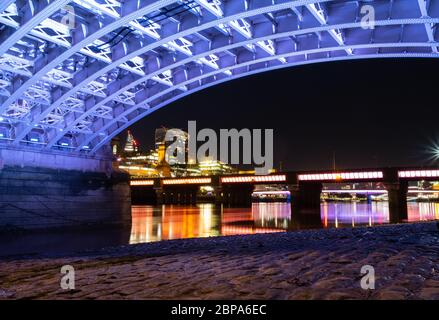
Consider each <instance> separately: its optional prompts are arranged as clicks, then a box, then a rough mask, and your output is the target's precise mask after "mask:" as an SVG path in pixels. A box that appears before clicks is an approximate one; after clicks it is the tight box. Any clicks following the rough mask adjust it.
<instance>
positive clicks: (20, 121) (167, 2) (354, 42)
mask: <svg viewBox="0 0 439 320" xmlns="http://www.w3.org/2000/svg"><path fill="white" fill-rule="evenodd" d="M26 3H27V6H29V10H28V11H29V12H27V13H24V11H25V10H23V8H21V9H22V10H19V8H20V6H21V5H23V4H26ZM65 5H69V6H70V7H72V8H74V9H75V14H76V16H77V17H78V19H79V20H81V21H79V22H78V23H77V24H76V26H75V28H73V30H69V29H66V28H64V27H63V26H62V25H60V21H61V22H62V17H60V14H61V13H60V11H61V10H64V9H63V8H64V6H65ZM365 5H368V6H372V8H373V9H374V11H375V14H376V20H375V21H374V23H375V28H374V29H368V30H366V29H363V28H362V26H363V25H362V21H361V18H362V15H361V8H362V7H363V6H365ZM26 8H27V7H26ZM180 8H182V9H181V10H183V9H185V10H184V11H181V12H179V13H178V14H175V15H171V14H169V12H174V11H176V10H177V9H180ZM76 10H77V11H76ZM165 11H166V12H167V13H166V14H163V12H165ZM160 15H161V16H163V17H164V18H163V19H162V18H161V20H158V19H155V17H156V16H160ZM144 21H146V22H147V24H146V25H145V24H143V22H144ZM438 22H439V0H399V1H391V0H372V1H342V0H333V1H331V0H295V1H288V0H229V1H221V0H160V1H154V0H140V1H125V2H123V3H122V2H119V1H118V0H70V1H66V0H53V1H52V0H40V1H37V0H30V1H22V0H17V1H11V0H7V1H2V3H1V5H0V27H1V28H0V102H1V106H0V148H1V145H2V144H5V145H15V146H17V147H28V146H33V147H38V148H41V149H45V150H46V151H47V150H55V149H56V150H59V149H60V150H64V151H66V152H69V153H78V155H79V154H94V153H96V152H98V151H99V149H100V148H101V147H103V146H105V145H106V144H107V142H108V141H109V140H110V139H111V138H112V137H113V136H114V135H116V134H117V133H119V132H121V131H122V130H124V129H125V128H127V127H128V126H130V125H131V124H133V123H134V122H135V121H138V120H139V119H141V118H143V117H144V116H146V115H148V114H150V113H151V112H153V111H155V110H157V109H159V108H161V107H163V106H165V105H166V104H169V103H170V102H172V101H176V100H178V99H179V98H181V97H184V96H187V95H188V94H191V93H193V92H196V91H199V90H202V89H204V88H207V87H210V86H213V85H215V84H218V83H222V82H225V81H229V80H233V79H236V78H240V77H243V76H246V75H250V74H255V73H259V72H264V71H269V70H273V69H278V68H283V67H292V66H296V65H302V64H308V63H318V62H325V61H336V60H354V59H365V58H379V57H396V58H404V57H407V58H408V57H422V58H437V57H439V54H438V46H439V43H438V39H439V34H438V32H437V24H438ZM20 23H21V24H20ZM122 28H123V29H122ZM124 30H129V32H128V35H129V36H122V34H123V31H124ZM63 32H64V33H63ZM121 32H122V33H121ZM105 44H109V45H108V46H110V49H105V48H106V47H105ZM23 48H24V49H23ZM27 48H33V49H32V50H33V51H32V50H31V49H27ZM102 48H104V49H102ZM35 52H36V53H35ZM78 64H79V67H77V66H78ZM5 130H6V131H7V132H6V131H5ZM4 131H5V132H4ZM2 132H4V133H2ZM34 133H35V134H37V133H38V134H39V135H40V136H39V137H42V138H41V139H40V138H33V137H32V135H33V134H34ZM65 139H67V140H65ZM33 140H36V141H33ZM64 141H68V142H64Z"/></svg>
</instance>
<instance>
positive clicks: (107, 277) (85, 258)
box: [0, 222, 439, 299]
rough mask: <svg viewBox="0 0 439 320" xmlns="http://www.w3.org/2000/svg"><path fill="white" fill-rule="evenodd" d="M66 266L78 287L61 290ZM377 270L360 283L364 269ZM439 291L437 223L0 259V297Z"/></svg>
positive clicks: (355, 295) (346, 295) (384, 295)
mask: <svg viewBox="0 0 439 320" xmlns="http://www.w3.org/2000/svg"><path fill="white" fill-rule="evenodd" d="M63 265H72V266H73V267H74V268H75V289H74V290H63V289H61V287H60V280H61V277H62V276H63V275H62V274H61V273H60V270H61V267H62V266H63ZM364 265H370V266H373V267H374V269H375V276H376V282H375V290H363V289H362V288H361V286H360V282H361V279H362V276H363V275H362V274H361V268H362V266H364ZM22 298H27V299H439V230H438V227H437V223H436V222H429V223H418V224H406V225H394V226H381V227H373V228H355V229H329V230H311V231H299V232H292V233H275V234H260V235H247V236H232V237H217V238H204V239H187V240H172V241H162V242H157V243H148V244H139V245H131V246H122V247H115V248H108V249H104V250H101V251H98V252H88V253H81V254H77V255H75V256H70V257H44V258H43V257H41V258H26V257H23V258H21V259H15V260H10V261H1V262H0V299H22Z"/></svg>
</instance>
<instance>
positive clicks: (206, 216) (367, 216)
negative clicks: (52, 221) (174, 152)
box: [0, 202, 439, 259]
mask: <svg viewBox="0 0 439 320" xmlns="http://www.w3.org/2000/svg"><path fill="white" fill-rule="evenodd" d="M408 220H409V221H410V222H414V221H428V220H439V203H416V202H409V203H408ZM321 221H322V223H321V227H322V228H341V227H357V226H374V225H380V224H386V223H389V209H388V203H387V202H373V203H366V202H328V203H322V204H321ZM290 223H291V205H290V204H289V203H253V204H252V206H251V207H248V208H228V207H222V206H215V205H213V204H197V205H192V206H188V205H162V206H133V207H132V227H131V229H130V230H119V229H116V230H114V229H111V230H105V229H104V230H76V231H74V230H70V231H54V232H44V233H31V234H15V235H0V259H1V258H14V257H16V256H17V257H18V256H22V255H29V256H40V255H46V254H47V255H59V254H61V255H63V254H69V253H73V252H80V251H84V250H96V249H100V248H104V247H110V246H119V245H127V244H136V243H145V242H152V241H162V240H171V239H182V238H194V237H214V236H221V235H238V234H254V233H266V232H286V231H287V230H288V229H289V226H290Z"/></svg>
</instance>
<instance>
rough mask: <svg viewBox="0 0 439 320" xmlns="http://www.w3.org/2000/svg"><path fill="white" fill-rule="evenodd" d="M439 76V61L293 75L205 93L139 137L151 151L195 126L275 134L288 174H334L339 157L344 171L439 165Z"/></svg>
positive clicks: (169, 109) (262, 77)
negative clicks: (438, 147)
mask: <svg viewBox="0 0 439 320" xmlns="http://www.w3.org/2000/svg"><path fill="white" fill-rule="evenodd" d="M438 74H439V63H438V62H437V60H433V59H431V60H390V59H386V60H363V61H349V62H332V63H326V64H312V65H306V66H300V67H293V68H286V69H282V70H277V71H271V72H265V73H261V74H257V75H253V76H250V77H244V78H241V79H238V80H234V81H230V82H226V83H224V84H220V85H217V86H214V87H211V88H208V89H205V90H202V91H199V92H197V93H195V94H192V95H190V96H187V97H185V98H183V99H181V100H178V101H176V102H174V103H172V104H169V105H168V106H166V107H164V108H162V109H160V110H158V111H156V112H154V113H152V114H151V115H149V116H148V117H146V118H144V119H142V120H141V121H139V122H138V123H136V124H135V125H134V126H133V127H132V128H131V130H132V132H133V134H134V136H135V137H136V139H137V140H138V141H139V142H140V144H141V146H142V149H144V150H148V149H149V148H151V147H152V146H153V144H154V130H155V128H157V127H160V126H162V125H163V126H166V127H174V128H181V129H184V130H186V129H187V121H188V120H196V121H197V128H198V129H201V128H212V129H215V130H217V132H218V133H219V129H220V128H227V129H230V128H237V129H241V128H249V129H254V128H263V129H264V128H273V129H274V155H275V159H274V165H275V167H276V168H279V165H280V162H282V168H283V169H284V170H310V169H329V168H332V166H333V154H334V153H335V159H336V167H337V168H358V167H365V168H367V167H385V166H413V165H432V164H434V163H433V162H431V160H428V158H429V156H430V155H429V154H428V152H427V151H426V149H427V148H428V147H429V146H431V145H432V142H433V141H435V139H439V127H438V121H439V118H438V115H439V99H438V97H439V87H438V79H437V77H436V79H434V77H433V75H438ZM121 137H122V138H123V135H122V136H121ZM122 141H124V140H122ZM436 141H437V140H436ZM437 164H439V163H437Z"/></svg>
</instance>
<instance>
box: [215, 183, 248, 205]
mask: <svg viewBox="0 0 439 320" xmlns="http://www.w3.org/2000/svg"><path fill="white" fill-rule="evenodd" d="M253 190H254V186H253V185H252V184H242V185H227V186H224V185H223V187H222V191H223V196H222V197H221V198H222V201H223V203H224V204H226V205H232V206H234V205H236V206H249V205H251V203H252V193H253Z"/></svg>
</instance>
